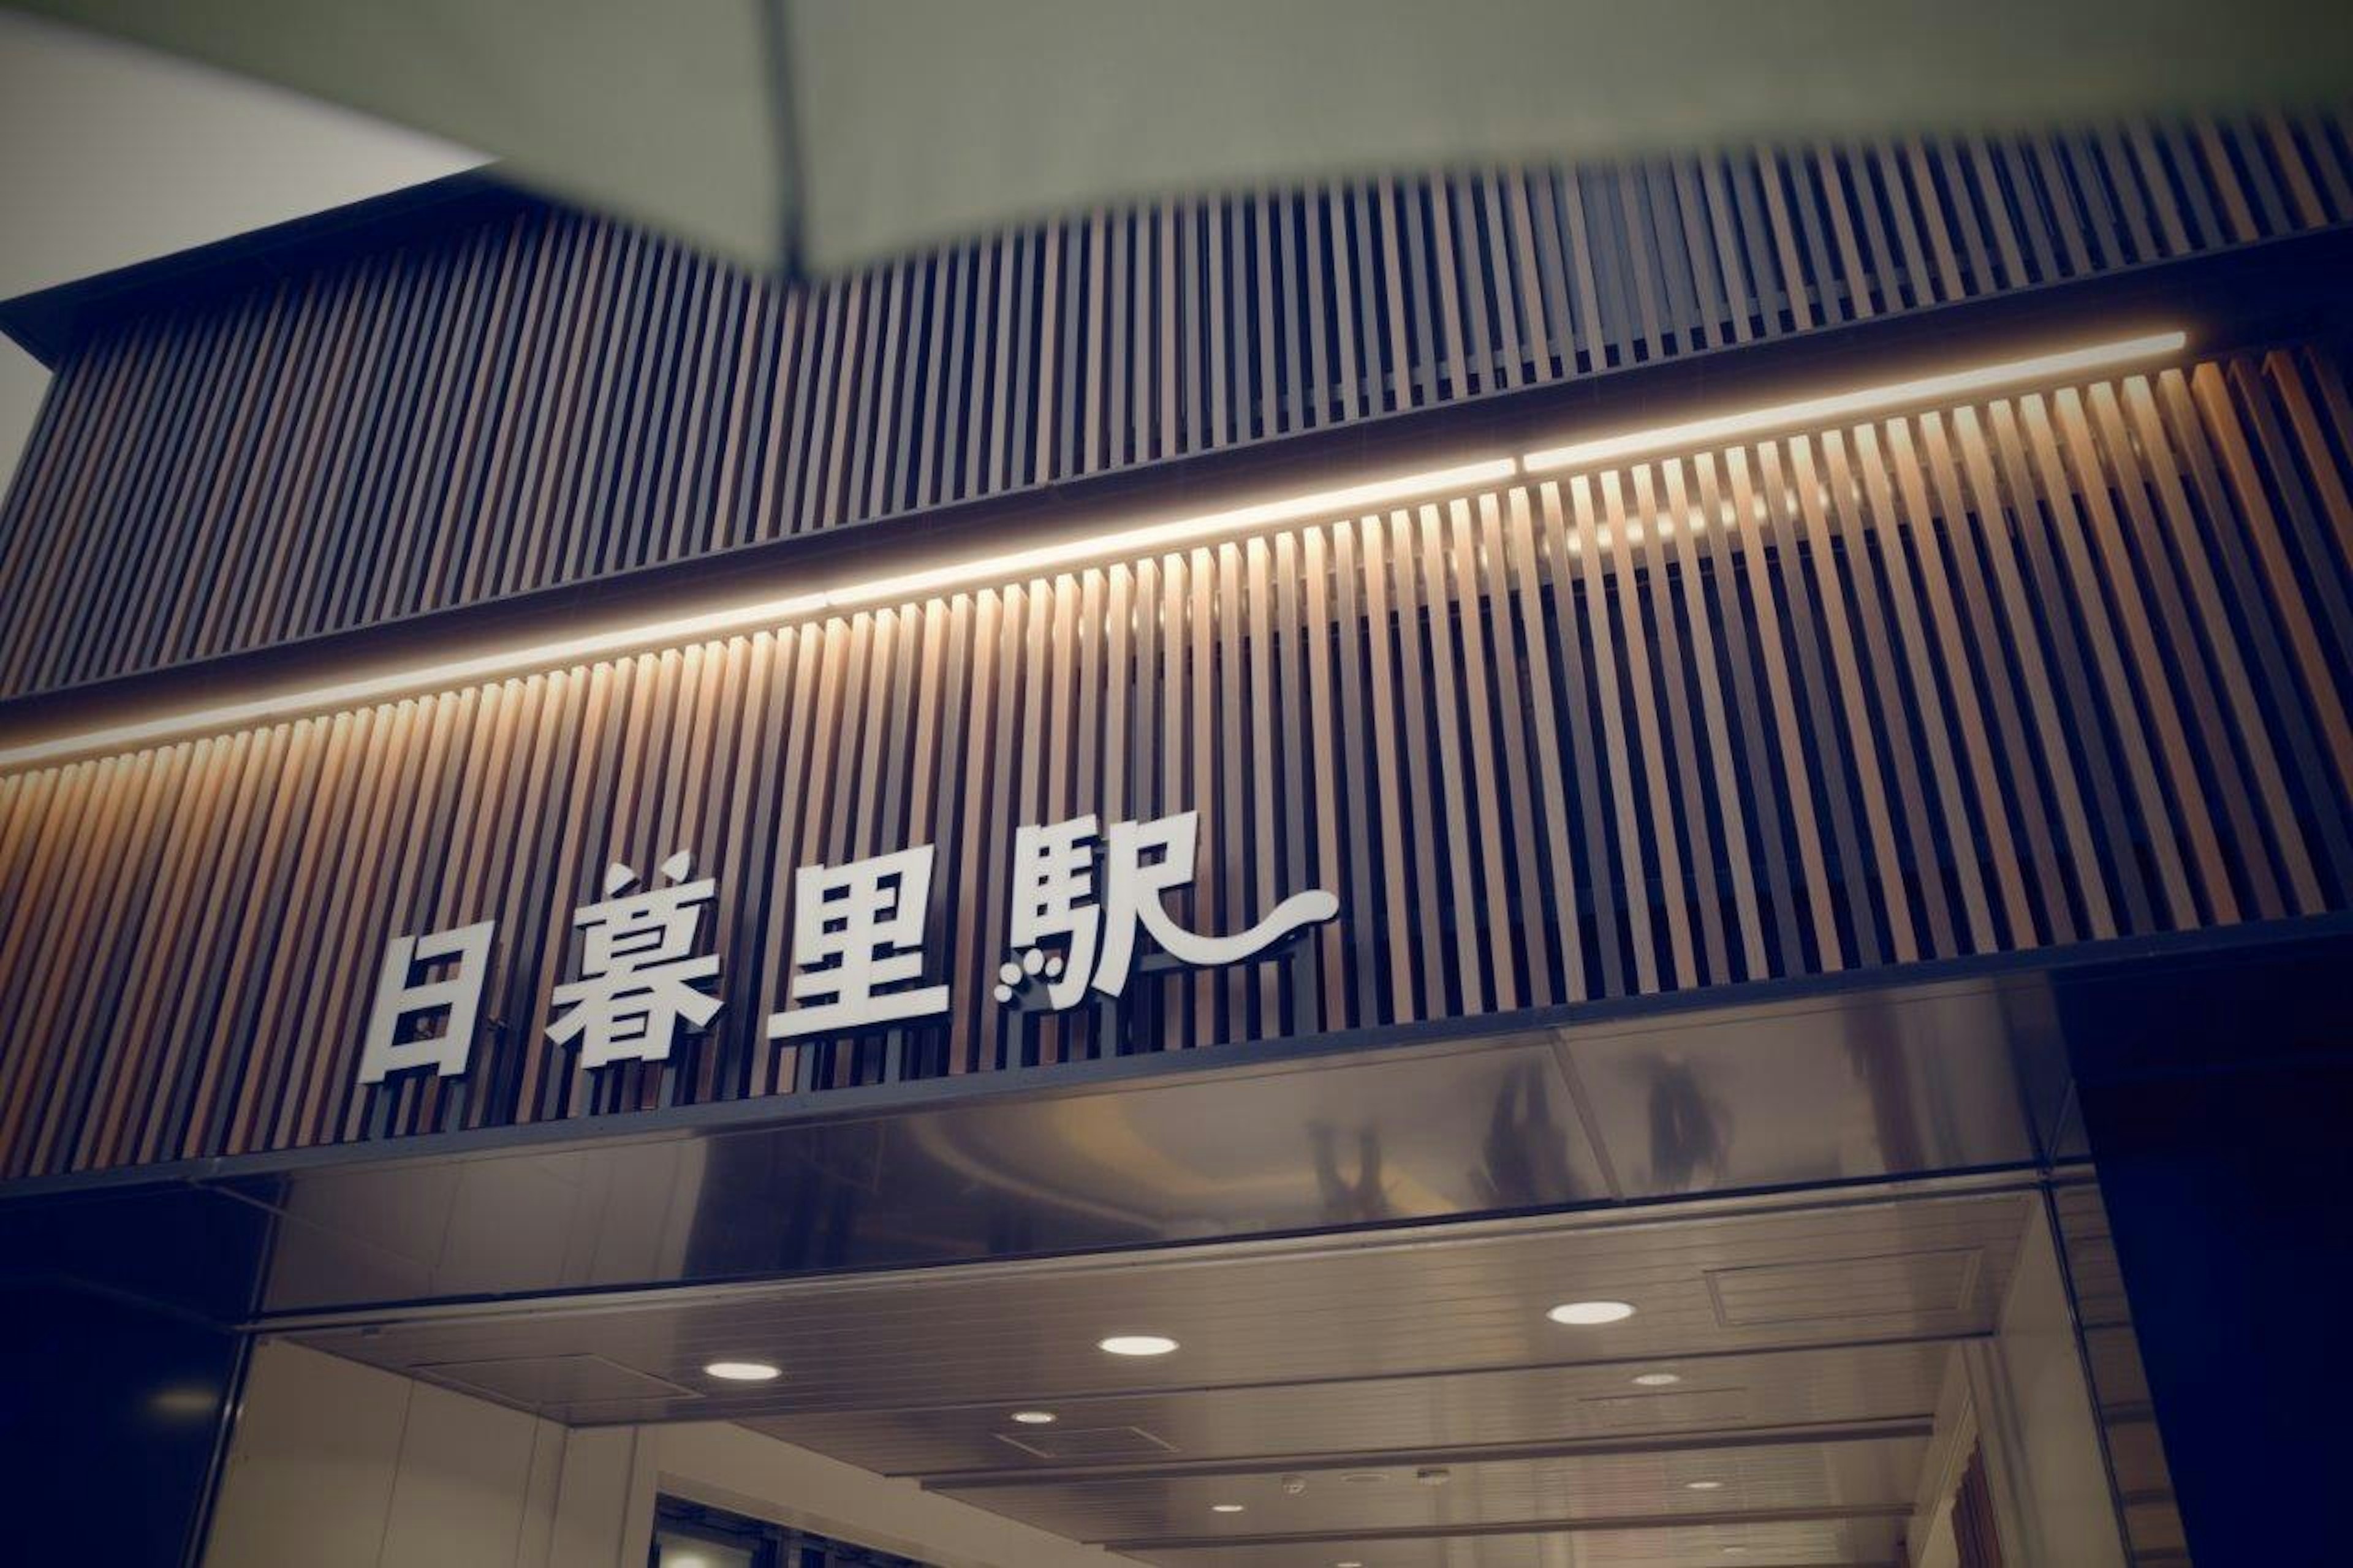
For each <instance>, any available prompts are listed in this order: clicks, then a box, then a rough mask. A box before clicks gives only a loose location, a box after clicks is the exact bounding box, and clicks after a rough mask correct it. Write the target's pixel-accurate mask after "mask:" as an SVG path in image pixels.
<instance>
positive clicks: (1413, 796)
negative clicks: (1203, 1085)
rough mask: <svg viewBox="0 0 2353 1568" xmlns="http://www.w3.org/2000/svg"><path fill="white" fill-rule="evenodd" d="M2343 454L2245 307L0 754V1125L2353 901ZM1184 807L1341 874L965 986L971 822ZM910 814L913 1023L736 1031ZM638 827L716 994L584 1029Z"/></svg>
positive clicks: (373, 1110) (133, 1130) (254, 1111)
mask: <svg viewBox="0 0 2353 1568" xmlns="http://www.w3.org/2000/svg"><path fill="white" fill-rule="evenodd" d="M78 395H79V392H71V393H69V397H70V396H78ZM52 427H53V429H54V427H55V421H54V420H53V422H52ZM483 445H484V446H485V447H486V448H488V449H490V450H491V451H493V452H495V451H498V450H500V449H501V447H502V439H494V438H491V437H489V436H487V435H486V436H485V437H484V442H483ZM665 450H672V451H680V450H683V447H677V448H665ZM2348 453H2353V392H2348V385H2347V383H2346V380H2345V376H2344V373H2343V369H2342V367H2341V366H2340V365H2338V364H2337V363H2334V362H2333V361H2332V360H2331V359H2330V358H2329V357H2327V355H2326V354H2325V353H2321V352H2320V351H2317V350H2279V351H2274V352H2269V353H2261V354H2246V355H2239V356H2232V357H2225V358H2221V359H2218V360H2212V361H2209V362H2205V363H2196V364H2191V365H2185V366H2182V367H2179V368H2170V369H2164V370H2161V371H2158V372H2154V373H2151V374H2145V375H2130V376H2124V377H2119V378H2116V379H2113V380H2101V381H2096V382H2092V383H2088V384H2079V385H2072V386H2066V387H2053V388H2042V389H2038V390H2033V391H2028V392H2022V393H2020V394H2018V395H2010V396H2005V397H2001V398H1997V399H1991V400H1986V401H1980V402H1978V403H1974V404H1970V405H1964V406H1956V407H1952V408H1947V409H1941V410H1930V411H1926V412H1922V413H1918V414H1914V415H1906V416H1900V417H1888V418H1883V419H1876V420H1873V421H1870V422H1866V423H1860V424H1855V425H1852V426H1842V427H1839V428H1833V429H1822V430H1815V431H1801V432H1796V433H1792V434H1789V435H1787V436H1781V437H1772V438H1767V439H1759V440H1756V441H1753V442H1747V443H1743V444H1739V445H1736V446H1730V447H1723V448H1720V449H1713V450H1704V451H1693V452H1686V453H1681V454H1675V455H1670V456H1666V457H1662V458H1659V459H1657V460H1654V461H1647V462H1642V463H1638V464H1631V465H1629V466H1625V467H1623V468H1613V469H1609V470H1607V471H1597V472H1576V473H1566V474H1562V475H1559V476H1555V477H1546V478H1543V479H1531V480H1527V481H1524V482H1519V483H1514V484H1510V485H1506V486H1504V487H1501V488H1498V489H1493V490H1489V491H1484V492H1482V493H1476V494H1469V495H1463V496H1461V497H1459V498H1450V499H1443V500H1437V501H1434V502H1431V503H1429V504H1422V505H1414V506H1409V507H1401V508H1398V509H1395V510H1386V511H1383V512H1380V513H1378V514H1377V515H1371V516H1364V517H1344V518H1330V519H1324V520H1317V521H1310V522H1307V523H1303V524H1300V525H1296V526H1289V527H1285V528H1282V529H1279V530H1276V531H1271V532H1268V533H1265V534H1263V535H1260V536H1255V537H1250V538H1248V539H1242V540H1237V541H1235V542H1228V543H1221V544H1217V545H1214V546H1209V547H1204V548H1199V549H1190V550H1186V551H1182V552H1174V553H1168V554H1163V555H1157V556H1152V557H1148V558H1143V559H1136V560H1132V561H1126V562H1120V563H1111V564H1108V565H1105V566H1103V567H1101V568H1098V569H1091V570H1087V571H1083V572H1074V573H1071V574H1067V575H1063V576H1058V577H1055V578H1052V579H1050V580H1041V581H1034V582H1021V583H1011V584H1000V585H997V586H994V587H987V588H981V589H977V590H975V591H972V592H965V593H958V594H955V595H949V596H944V597H941V598H937V599H933V600H930V601H928V602H925V603H922V604H913V605H899V606H892V607H886V608H881V609H877V610H874V611H871V612H867V613H860V614H856V615H847V616H837V617H834V618H830V619H827V620H825V621H823V622H821V623H818V624H811V625H803V626H780V627H777V628H776V629H773V630H767V631H762V632H759V633H756V634H752V635H744V636H739V637H728V638H724V639H722V640H717V641H712V642H709V643H705V644H702V645H698V646H694V647H680V648H675V649H670V650H667V651H663V652H659V653H656V654H649V655H646V656H642V657H638V658H625V659H618V660H615V661H612V662H608V663H600V664H596V665H593V666H590V667H586V668H571V669H563V670H556V671H551V672H547V673H543V674H538V675H533V676H530V677H527V678H520V679H512V680H507V681H502V682H499V683H496V684H491V685H485V686H481V687H478V688H472V689H460V690H453V691H449V692H447V693H444V694H439V695H435V696H429V697H425V698H420V699H417V700H406V701H401V702H397V703H389V704H385V705H383V706H379V707H375V708H368V709H364V710H353V711H346V712H338V713H332V714H326V715H321V716H317V717H311V718H305V719H301V720H300V721H290V722H286V723H281V724H277V725H272V726H270V727H268V728H262V729H257V730H252V731H241V732H237V733H232V734H224V735H217V736H212V737H207V738H203V739H195V740H191V741H187V742H183V743H179V744H174V745H169V746H163V747H159V748H156V749H153V750H150V751H145V752H138V753H136V754H132V755H122V756H110V757H104V758H100V759H95V760H90V761H83V762H77V763H71V764H69V765H63V766H58V767H52V768H47V769H42V770H37V771H30V772H22V773H14V774H10V775H7V776H5V777H0V1003H5V1016H6V1018H7V1020H8V1022H7V1025H6V1034H5V1040H6V1047H5V1053H0V1174H5V1175H6V1176H10V1177H16V1176H24V1175H28V1174H36V1173H59V1172H66V1171H73V1170H83V1169H90V1168H97V1167H111V1166H122V1165H129V1164H135V1163H147V1162H155V1161H164V1160H172V1159H178V1158H183V1157H188V1156H195V1155H206V1154H216V1153H236V1152H255V1151H267V1150H281V1149H287V1148H290V1147H295V1146H299V1145H307V1144H316V1143H322V1142H340V1141H353V1140H362V1139H379V1138H385V1137H390V1136H395V1135H400V1134H406V1133H413V1132H417V1131H428V1130H448V1129H460V1128H478V1127H483V1126H489V1125H493V1124H500V1123H508V1122H515V1121H548V1120H551V1119H558V1118H580V1117H590V1116H595V1115H597V1114H601V1113H607V1112H613V1111H619V1110H632V1109H638V1108H645V1107H652V1106H659V1105H666V1104H672V1103H680V1102H687V1101H708V1100H733V1099H742V1098H745V1097H750V1096H762V1095H776V1094H785V1093H797V1092H798V1093H807V1092H818V1091H821V1090H822V1089H825V1088H827V1087H828V1086H832V1085H839V1084H844V1083H849V1082H860V1081H874V1080H877V1079H884V1078H890V1077H907V1076H928V1075H941V1074H955V1073H974V1072H986V1071H990V1070H994V1069H999V1068H1004V1067H1006V1066H1008V1065H1009V1064H1014V1063H1020V1062H1029V1061H1048V1062H1050V1061H1058V1060H1071V1059H1076V1058H1090V1057H1096V1056H1102V1055H1105V1054H1109V1053H1115V1052H1133V1051H1150V1050H1163V1049H1179V1048H1186V1047H1198V1046H1206V1045H1209V1044H1212V1043H1215V1042H1220V1041H1233V1040H1243V1039H1250V1038H1257V1037H1269V1036H1274V1035H1278V1034H1290V1035H1298V1034H1306V1033H1311V1032H1314V1031H1320V1030H1328V1029H1338V1028H1345V1027H1354V1026H1377V1025H1384V1024H1389V1023H1394V1022H1400V1021H1406V1020H1414V1019H1423V1018H1432V1017H1440V1016H1458V1017H1461V1016H1479V1015H1482V1014H1491V1013H1494V1012H1498V1011H1503V1010H1509V1009H1514V1008H1520V1007H1527V1006H1536V1005H1549V1004H1559V1003H1567V1002H1574V1001H1577V1000H1580V999H1587V998H1596V997H1615V996H1627V995H1632V994H1646V993H1661V992H1669V991H1677V990H1683V989H1688V988H1694V987H1700V986H1707V985H1715V984H1725V983H1731V982H1739V981H1748V980H1759V979H1767V978H1773V977H1786V976H1799V975H1818V974H1823V973H1831V972H1837V971H1847V970H1855V969H1865V968H1873V967H1877V966H1884V965H1892V964H1899V963H1909V962H1914V961H1919V960H1929V959H1941V958H1951V957H1959V956H1964V955H1970V954H1984V953H1995V952H2015V951H2020V950H2025V949H2032V948H2039V947H2045V946H2049V945H2052V944H2058V943H2067V942H2084V941H2091V940H2096V939H2102V938H2109V937H2118V936H2128V935H2136V934H2143V933H2154V932H2161V931H2180V930H2185V929H2189V928H2194V927H2208V926H2218V925H2224V924H2230V923H2233V922H2239V921H2257V920H2266V919H2274V918H2280V917H2288V916H2296V915H2304V914H2312V913H2316V912H2321V911H2325V910H2342V909H2344V908H2346V907H2348V899H2353V842H2349V841H2348V837H2349V836H2353V826H2348V825H2353V721H2348V714H2353V702H2348V697H2353V499H2348V497H2353V457H2348ZM134 466H135V465H134ZM257 468H259V470H260V471H261V472H263V473H264V474H265V475H266V476H267V477H268V478H269V479H270V480H271V481H272V482H276V481H278V480H280V479H288V480H290V479H293V478H294V477H295V476H294V475H292V474H291V473H289V472H283V471H280V470H277V469H274V468H271V467H270V466H269V465H268V464H259V465H257ZM42 472H46V470H42ZM46 482H47V480H46V479H44V478H42V477H41V474H40V473H37V475H36V477H35V479H34V482H33V484H32V485H31V486H30V487H29V488H30V489H34V490H38V489H40V487H41V486H42V485H43V484H45V483H46ZM713 515H714V516H715V517H719V518H722V519H723V518H724V517H725V516H726V515H727V513H726V512H725V510H724V509H719V510H717V511H715V512H714V513H713ZM550 542H551V544H554V543H555V542H559V541H556V540H551V541H550ZM297 599H299V595H298V596H296V597H295V598H290V599H288V600H286V601H284V602H286V603H292V602H296V601H297ZM1185 809H1198V810H1199V811H1200V812H1201V814H1202V818H1203V822H1202V831H1203V848H1202V855H1201V859H1200V868H1199V872H1200V874H1199V879H1198V884H1197V886H1196V888H1195V889H1194V890H1192V891H1191V892H1189V893H1187V894H1185V895H1182V896H1179V897H1177V898H1176V899H1174V900H1172V909H1173V910H1175V912H1176V914H1177V915H1178V916H1179V917H1180V918H1181V919H1182V920H1183V921H1184V922H1185V923H1187V925H1190V926H1192V927H1194V928H1196V929H1209V930H1218V931H1223V930H1229V929H1233V928H1235V927H1237V926H1239V925H1241V924H1244V923H1247V922H1248V921H1251V920H1253V919H1254V918H1256V916H1257V915H1258V914H1259V913H1260V912H1261V911H1262V910H1265V909H1266V908H1267V907H1268V906H1269V905H1270V904H1271V902H1272V901H1273V900H1275V899H1276V898H1279V897H1281V896H1282V895H1284V894H1286V893H1290V892H1295V891H1299V890H1302V889H1307V888H1311V887H1321V888H1325V889H1331V890H1332V891H1334V892H1335V893H1336V894H1337V895H1338V896H1339V898H1340V900H1341V915H1340V918H1339V920H1338V921H1335V923H1333V924H1330V925H1326V926H1324V927H1321V928H1318V929H1316V930H1315V931H1314V933H1313V935H1312V936H1311V938H1310V939H1308V940H1307V941H1305V942H1303V943H1300V944H1298V945H1296V946H1294V947H1293V948H1291V949H1289V950H1287V951H1286V952H1283V954H1282V956H1281V957H1280V958H1279V959H1276V960H1273V961H1270V962H1265V963H1255V964H1246V965H1240V966H1236V967H1234V968H1231V969H1229V970H1226V971H1223V972H1217V973H1210V972H1197V973H1175V974H1156V975H1153V976H1150V977H1146V978H1141V979H1139V980H1137V981H1136V982H1134V984H1132V985H1131V988H1130V994H1129V998H1128V1000H1127V1003H1126V1004H1125V1005H1124V1006H1122V1007H1121V1008H1120V1009H1118V1010H1117V1011H1116V1012H1108V1011H1095V1010H1085V1011H1082V1012H1078V1013H1074V1014H1072V1015H1070V1016H1061V1017H1057V1018H1050V1019H1047V1020H1045V1021H1043V1022H1042V1023H1034V1022H1033V1024H1032V1025H1030V1026H1026V1027H1020V1028H1009V1027H1008V1026H1007V1025H1006V1018H1007V1016H1008V1015H1007V1014H1006V1013H1005V1012H1004V1011H1003V1010H1002V1009H1001V1008H1000V1007H999V1006H998V1005H997V1004H996V1003H995V1002H994V1001H993V1000H992V998H991V995H990V991H991V984H992V981H993V979H994V972H995V969H996V967H997V963H999V962H1000V961H1001V959H1002V958H1003V957H1004V955H1005V950H1006V936H1005V932H1006V921H1007V904H1008V871H1009V869H1010V853H1009V850H1010V842H1011V837H1012V833H1013V830H1014V828H1015V826H1017V825H1019V824H1022V823H1029V822H1040V821H1051V820H1056V819H1059V818H1061V817H1065V816H1071V815H1075V814H1077V813H1080V812H1082V811H1096V812H1100V813H1102V814H1103V816H1105V817H1107V818H1116V817H1129V816H1154V815H1158V814H1161V813H1166V812H1171V811H1177V810H1185ZM922 843H930V844H934V845H935V846H937V849H938V865H939V884H938V886H937V888H936V889H935V891H934V898H933V900H932V910H931V916H930V923H929V927H928V930H927V933H926V944H925V951H926V952H927V953H928V955H929V959H930V964H931V968H930V971H929V973H930V975H931V977H934V978H936V979H939V980H944V981H945V982H947V983H949V984H951V985H952V986H953V987H954V1006H953V1011H952V1013H951V1015H950V1016H949V1017H948V1019H947V1020H946V1021H945V1022H944V1023H943V1024H940V1025H937V1026H923V1027H912V1028H904V1029H901V1030H899V1031H896V1032H894V1033H890V1034H884V1035H880V1036H876V1037H871V1038H869V1039H866V1040H863V1041H856V1042H822V1043H810V1044H807V1045H801V1046H786V1045H780V1044H777V1043H774V1042H770V1041H768V1040H766V1039H765V1038H764V1037H763V1032H762V1024H763V1021H764V1019H765V1016H766V1015H767V1014H768V1013H770V1012H771V1011H774V1010H776V1009H777V1008H778V1007H779V1006H781V1005H783V1002H782V994H783V993H782V987H783V984H784V981H785V974H786V949H787V943H788V940H789V932H790V929H791V922H792V917H793V914H794V910H793V907H792V906H793V899H794V881H793V877H792V872H793V869H794V868H796V867H798V866H802V865H806V864H811V863H818V862H827V863H832V862H839V861H841V860H844V859H848V858H857V857H860V856H865V855H871V854H876V853H881V852H886V851H890V850H894V849H899V848H902V847H907V846H909V845H912V844H922ZM679 849H688V850H691V851H692V852H693V855H694V858H695V865H696V868H697V871H698V873H699V874H701V873H708V874H711V875H713V876H715V877H716V878H717V879H718V889H719V894H718V905H717V908H716V910H715V911H714V912H713V913H712V915H709V916H706V921H705V926H704V934H705V936H706V938H707V940H708V941H709V942H710V943H711V944H712V948H713V949H715V951H717V952H720V953H721V954H722V955H723V958H722V968H721V981H720V992H721V994H723V997H724V998H725V1005H724V1007H723V1011H722V1012H721V1014H720V1015H719V1016H718V1018H717V1020H716V1021H715V1023H714V1025H713V1026H712V1030H711V1031H710V1032H709V1033H708V1034H707V1035H703V1036H700V1037H695V1036H688V1037H682V1038H681V1042H680V1044H679V1046H678V1047H677V1049H676V1050H675V1051H674V1053H673V1055H672V1057H671V1059H670V1061H669V1062H668V1063H666V1064H660V1065H643V1064H627V1065H622V1066H618V1067H615V1068H606V1069H601V1070H598V1071H595V1072H589V1071H584V1070H582V1069H580V1068H578V1067H577V1066H576V1064H575V1057H574V1054H573V1053H572V1052H571V1051H570V1050H568V1049H565V1048H562V1047H557V1046H554V1045H553V1044H551V1043H550V1042H549V1041H548V1039H547V1038H546V1037H545V1035H544V1033H543V1030H544V1028H545V1026H546V1025H547V1023H548V1022H549V1017H550V993H551V991H552V989H553V988H554V985H555V984H557V983H558V982H559V981H560V980H562V979H564V978H566V977H568V976H569V975H571V974H572V973H575V969H574V967H573V966H574V965H575V963H576V954H575V946H576V942H575V939H574V937H573V936H572V932H571V924H570V917H571V913H572V910H573V909H574V908H575V905H578V904H580V903H582V902H585V901H588V900H593V899H595V898H596V897H597V896H598V894H599V884H600V879H601V875H602V872H603V870H604V868H605V867H606V865H607V863H608V862H610V861H614V860H619V861H623V862H626V863H627V864H628V865H631V866H633V867H636V868H639V869H641V870H646V871H648V872H650V871H651V868H653V866H654V865H655V863H656V862H658V861H659V859H660V858H663V857H664V856H667V855H669V854H670V853H671V852H672V851H675V850H679ZM481 920H495V921H497V922H498V935H497V941H496V944H495V948H494V964H495V967H494V970H493V973H492V977H491V987H490V991H489V993H488V994H487V997H486V1002H485V1006H484V1015H485V1021H484V1025H483V1027H482V1029H481V1031H480V1038H479V1040H478V1042H477V1045H476V1047H475V1052H474V1058H473V1061H474V1067H473V1070H472V1072H471V1073H470V1075H469V1076H467V1077H466V1078H464V1079H447V1080H443V1079H422V1080H420V1079H417V1078H415V1077H414V1076H411V1077H408V1078H406V1079H394V1080H393V1081H391V1082H389V1083H387V1084H385V1086H383V1087H381V1088H377V1089H362V1088H361V1087H360V1086H359V1084H358V1083H357V1065H358V1057H359V1051H360V1045H361V1037H362V1030H363V1026H364V1017H365V1012H366V1008H367V1004H368V1001H369V995H368V993H369V992H370V990H371V988H372V986H373V984H374V978H375V973H376V966H377V961H378V957H379V955H380V953H381V952H382V951H383V948H384V944H385V941H386V939H387V938H388V937H389V936H391V935H393V934H395V933H396V932H403V931H425V930H438V929H444V928H448V927H453V926H457V925H461V924H465V923H468V922H471V921H481Z"/></svg>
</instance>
